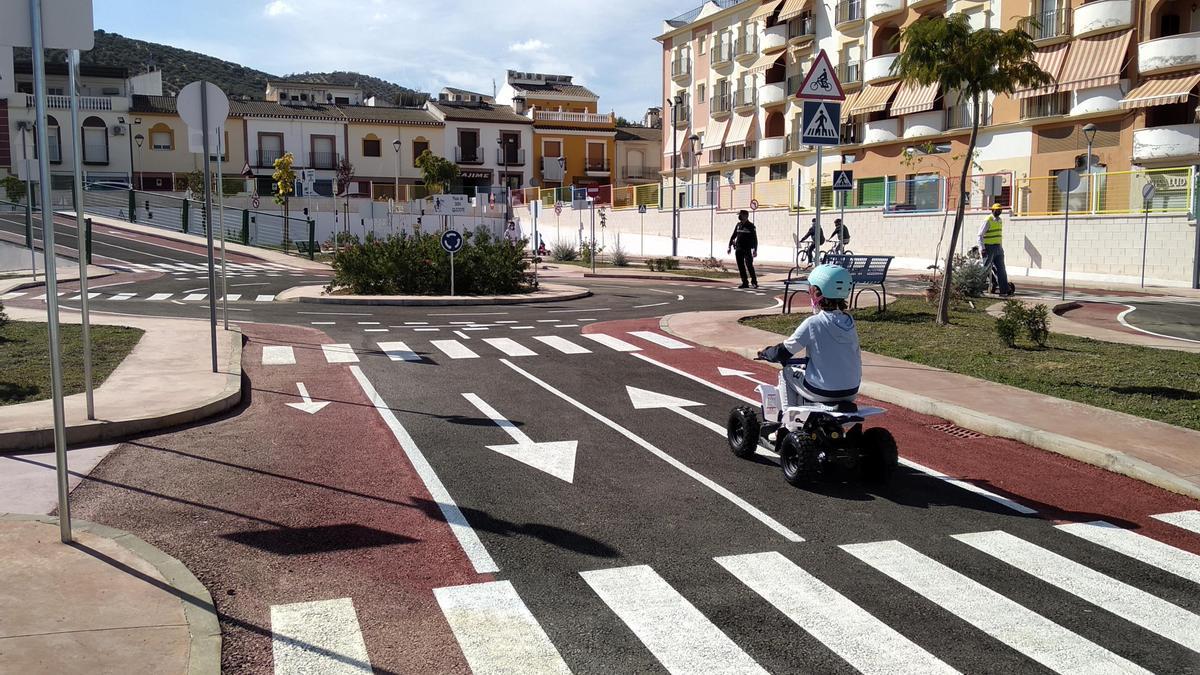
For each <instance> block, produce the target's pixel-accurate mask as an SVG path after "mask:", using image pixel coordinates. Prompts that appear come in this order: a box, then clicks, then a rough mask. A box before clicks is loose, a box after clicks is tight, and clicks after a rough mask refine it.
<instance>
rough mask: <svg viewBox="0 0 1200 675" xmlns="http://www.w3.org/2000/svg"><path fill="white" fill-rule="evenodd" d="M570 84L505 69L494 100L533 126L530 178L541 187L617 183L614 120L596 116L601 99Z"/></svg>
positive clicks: (609, 116) (563, 79)
mask: <svg viewBox="0 0 1200 675" xmlns="http://www.w3.org/2000/svg"><path fill="white" fill-rule="evenodd" d="M573 80H574V78H573V77H572V76H570V75H550V74H545V73H525V72H519V71H515V70H510V71H508V74H507V77H506V79H505V83H504V86H503V87H501V88H500V91H499V92H498V93H497V95H496V100H497V101H499V102H500V103H505V104H509V105H511V106H512V107H513V110H514V111H515V112H516V113H517V114H520V115H524V116H525V117H526V118H527V119H529V120H530V121H532V122H533V135H534V138H533V166H534V173H535V176H536V178H537V179H538V181H539V183H538V184H539V186H540V187H543V188H556V187H563V186H567V185H574V186H576V187H595V186H599V185H611V184H613V183H615V182H616V181H617V179H616V177H615V176H614V175H613V174H614V171H613V160H614V159H615V157H616V136H617V130H616V116H615V115H613V114H612V113H601V112H599V111H598V108H599V104H600V97H599V96H597V95H596V94H595V93H593V92H592V91H591V90H590V89H588V88H587V87H584V86H582V85H579V84H575V83H574V81H573Z"/></svg>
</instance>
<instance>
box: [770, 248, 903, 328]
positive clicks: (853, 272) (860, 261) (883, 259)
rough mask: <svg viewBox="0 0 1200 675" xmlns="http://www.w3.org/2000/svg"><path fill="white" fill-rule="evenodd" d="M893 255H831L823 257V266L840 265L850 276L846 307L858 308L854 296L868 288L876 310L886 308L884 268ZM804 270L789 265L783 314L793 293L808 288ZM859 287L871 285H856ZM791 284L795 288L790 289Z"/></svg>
mask: <svg viewBox="0 0 1200 675" xmlns="http://www.w3.org/2000/svg"><path fill="white" fill-rule="evenodd" d="M892 259H893V256H890V255H834V254H829V255H826V256H825V262H824V264H826V265H837V266H838V267H844V268H845V269H846V271H848V272H849V273H850V279H851V281H852V282H853V285H852V286H851V287H850V307H851V308H857V307H858V296H860V295H862V293H863V291H871V292H872V293H874V294H875V300H876V305H877V307H878V309H879V311H881V312H882V311H884V310H886V309H887V289H886V288H885V286H884V283H885V282H886V281H887V273H888V269H889V268H890V267H891V266H892ZM809 271H811V270H805V271H804V273H803V274H801V273H800V268H798V267H793V268H792V270H791V271H790V272H788V277H787V279H786V280H784V282H783V313H784V314H788V313H790V312H791V311H792V301H793V299H794V298H795V296H796V294H797V293H799V292H801V291H805V290H808V272H809ZM860 286H869V287H874V286H878V287H879V290H875V288H860ZM793 287H795V289H794V290H793Z"/></svg>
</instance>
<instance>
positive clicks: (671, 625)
mask: <svg viewBox="0 0 1200 675" xmlns="http://www.w3.org/2000/svg"><path fill="white" fill-rule="evenodd" d="M579 575H580V576H582V577H583V580H584V581H586V582H587V584H588V585H589V586H591V587H592V590H593V591H595V592H596V595H598V596H600V599H601V600H603V601H604V604H606V605H608V607H609V609H611V610H612V611H613V613H614V614H616V615H617V616H618V617H620V618H621V620H622V621H624V622H625V625H626V626H629V629H630V630H632V631H633V634H634V635H636V636H637V638H638V640H641V642H642V644H644V645H646V648H647V649H649V650H650V653H652V654H654V657H655V658H657V659H658V660H659V662H660V663H662V665H663V667H664V668H666V669H667V671H668V672H671V673H723V674H731V673H763V674H764V675H765V673H766V672H767V671H765V670H763V668H762V667H761V666H759V665H758V663H756V662H755V661H754V659H752V658H750V656H749V655H747V654H746V652H744V651H742V650H741V648H739V647H738V646H737V645H736V644H734V643H733V640H730V639H729V636H728V635H726V634H725V633H723V632H721V629H720V628H717V627H716V626H715V625H713V623H712V622H711V621H709V620H708V618H707V617H705V616H704V615H703V614H702V613H700V610H698V609H696V607H695V605H693V604H692V603H690V602H688V600H687V598H685V597H683V596H682V595H680V594H679V593H678V592H677V591H676V590H675V589H674V588H672V587H671V585H670V584H668V583H667V582H666V581H665V580H664V579H663V578H662V577H660V576H658V573H656V572H655V571H654V570H653V569H651V568H650V567H649V566H648V565H635V566H632V567H617V568H614V569H608V570H593V571H589V572H580V573H579Z"/></svg>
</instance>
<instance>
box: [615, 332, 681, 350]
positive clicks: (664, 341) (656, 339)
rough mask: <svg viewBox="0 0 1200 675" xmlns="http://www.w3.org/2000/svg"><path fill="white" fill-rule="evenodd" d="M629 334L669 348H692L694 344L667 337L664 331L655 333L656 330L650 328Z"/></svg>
mask: <svg viewBox="0 0 1200 675" xmlns="http://www.w3.org/2000/svg"><path fill="white" fill-rule="evenodd" d="M629 334H630V335H632V336H634V337H640V338H641V339H643V340H645V341H647V342H653V343H654V344H656V345H659V346H660V347H666V348H667V349H691V348H692V346H691V345H689V344H687V343H684V342H680V341H679V340H676V339H675V338H671V337H667V336H666V335H663V334H662V333H655V332H654V331H650V330H635V331H632V332H631V333H629Z"/></svg>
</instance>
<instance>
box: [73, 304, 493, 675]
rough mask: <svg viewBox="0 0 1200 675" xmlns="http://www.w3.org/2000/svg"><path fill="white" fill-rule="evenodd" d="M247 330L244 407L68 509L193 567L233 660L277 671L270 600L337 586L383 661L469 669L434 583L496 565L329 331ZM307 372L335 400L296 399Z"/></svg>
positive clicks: (146, 452)
mask: <svg viewBox="0 0 1200 675" xmlns="http://www.w3.org/2000/svg"><path fill="white" fill-rule="evenodd" d="M243 329H244V331H245V334H246V338H247V341H246V343H245V346H244V349H243V368H244V372H245V375H246V378H247V380H248V386H247V388H246V392H247V396H248V398H249V399H250V400H249V404H248V405H245V406H244V407H243V408H241V409H239V410H238V411H237V412H235V413H234V414H232V415H230V416H228V417H226V418H224V419H222V420H220V421H217V422H210V423H207V424H202V425H198V426H195V427H190V428H185V429H181V430H178V431H175V432H173V433H167V434H162V435H159V436H153V437H148V438H144V439H140V440H137V441H132V442H129V443H126V444H124V445H122V446H121V447H120V448H119V449H118V450H117V451H115V452H114V453H113V454H112V455H110V457H109V458H108V459H107V460H106V461H105V462H104V463H102V464H101V466H99V467H98V468H97V470H96V471H95V472H93V474H92V476H91V477H90V478H89V479H88V480H86V481H84V483H83V484H82V485H81V487H80V488H79V489H78V490H77V491H76V492H75V494H74V496H73V501H74V502H75V507H74V508H75V513H76V514H77V515H78V516H79V517H81V518H86V519H88V520H93V521H96V522H101V523H105V524H108V525H112V526H115V527H120V528H122V529H126V530H128V531H131V532H133V533H135V534H137V535H138V536H140V537H142V538H144V539H146V540H147V541H150V542H151V543H153V544H155V545H156V546H159V547H160V548H162V549H163V550H165V551H167V552H168V553H169V554H171V555H173V556H175V557H177V558H179V559H180V560H181V561H183V562H184V564H185V565H187V566H188V567H189V568H190V569H191V570H192V571H193V572H194V573H195V574H196V576H197V577H198V578H199V579H200V580H201V581H202V582H203V583H204V584H205V586H206V587H207V588H208V589H209V590H210V592H211V593H212V595H213V598H214V601H215V603H216V606H217V609H218V612H219V614H220V616H221V627H222V635H223V640H224V644H223V647H222V662H223V669H224V670H225V672H238V673H243V672H251V673H270V672H273V665H272V632H271V607H272V606H279V605H288V604H292V603H304V602H313V601H325V600H339V599H343V598H349V599H351V600H352V601H353V605H354V608H355V611H356V613H357V619H358V624H359V627H360V628H361V631H362V635H363V639H364V642H365V644H366V648H367V654H368V656H369V659H370V665H371V667H372V668H373V669H374V672H376V673H417V672H421V673H424V672H437V673H459V672H463V673H465V672H469V668H468V667H467V665H466V663H465V661H464V659H463V657H462V653H461V651H460V650H459V648H458V645H457V643H456V641H455V639H454V636H453V634H452V633H451V631H450V629H449V626H448V625H447V623H446V620H445V618H444V616H443V614H442V612H441V610H440V609H439V606H438V604H437V601H436V600H435V598H434V595H433V592H432V589H434V588H439V587H444V586H454V585H459V584H468V583H476V582H485V581H491V580H492V577H491V575H481V574H477V573H475V571H474V568H473V566H472V565H471V563H470V561H469V560H468V558H467V556H466V555H465V554H464V552H463V550H462V548H461V547H460V545H459V543H458V540H457V539H455V537H454V536H453V535H452V533H451V531H450V529H449V527H448V526H447V524H446V523H445V521H444V520H443V517H442V514H441V512H440V510H439V508H438V506H437V504H436V503H435V502H434V500H433V498H431V496H430V494H429V492H428V490H427V489H426V488H425V485H424V484H423V483H422V481H421V479H420V477H419V476H418V475H417V473H416V471H415V470H414V469H413V467H412V465H411V464H410V463H409V461H408V460H407V459H406V457H405V454H404V452H403V449H402V448H401V447H400V446H399V444H398V442H397V441H396V438H395V437H394V436H393V435H392V433H391V431H390V430H389V429H388V427H387V426H386V425H385V424H384V422H383V421H382V420H381V418H380V414H379V411H378V410H376V409H375V407H374V406H373V405H372V403H371V402H370V401H369V400H368V398H367V396H366V395H365V394H364V392H363V390H362V388H361V386H360V385H359V384H358V382H357V381H356V380H355V378H354V376H353V374H352V373H351V371H350V368H349V366H347V365H346V364H331V363H329V362H328V361H327V359H326V358H325V355H324V354H323V352H322V345H323V344H327V343H330V342H332V341H331V340H330V339H329V338H328V337H327V336H326V335H325V334H324V333H322V332H320V331H317V330H313V329H307V328H299V327H288V326H275V325H246V326H244V327H243ZM264 347H271V348H274V349H270V350H268V351H269V356H268V359H267V361H268V362H271V361H274V362H275V364H273V365H264V358H263V349H264ZM292 360H294V363H291V362H290V361H292ZM298 383H302V384H303V385H304V387H305V389H306V391H307V393H308V394H309V396H310V397H311V398H312V400H313V403H314V404H319V403H322V402H328V404H327V405H325V406H324V407H322V408H321V409H320V410H318V411H316V412H315V414H310V413H308V412H305V411H303V410H298V409H296V408H294V407H291V406H289V405H288V404H302V403H303V402H304V400H303V398H302V396H301V394H300V391H299V387H298ZM333 629H334V630H337V629H338V628H336V627H334V628H333Z"/></svg>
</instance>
